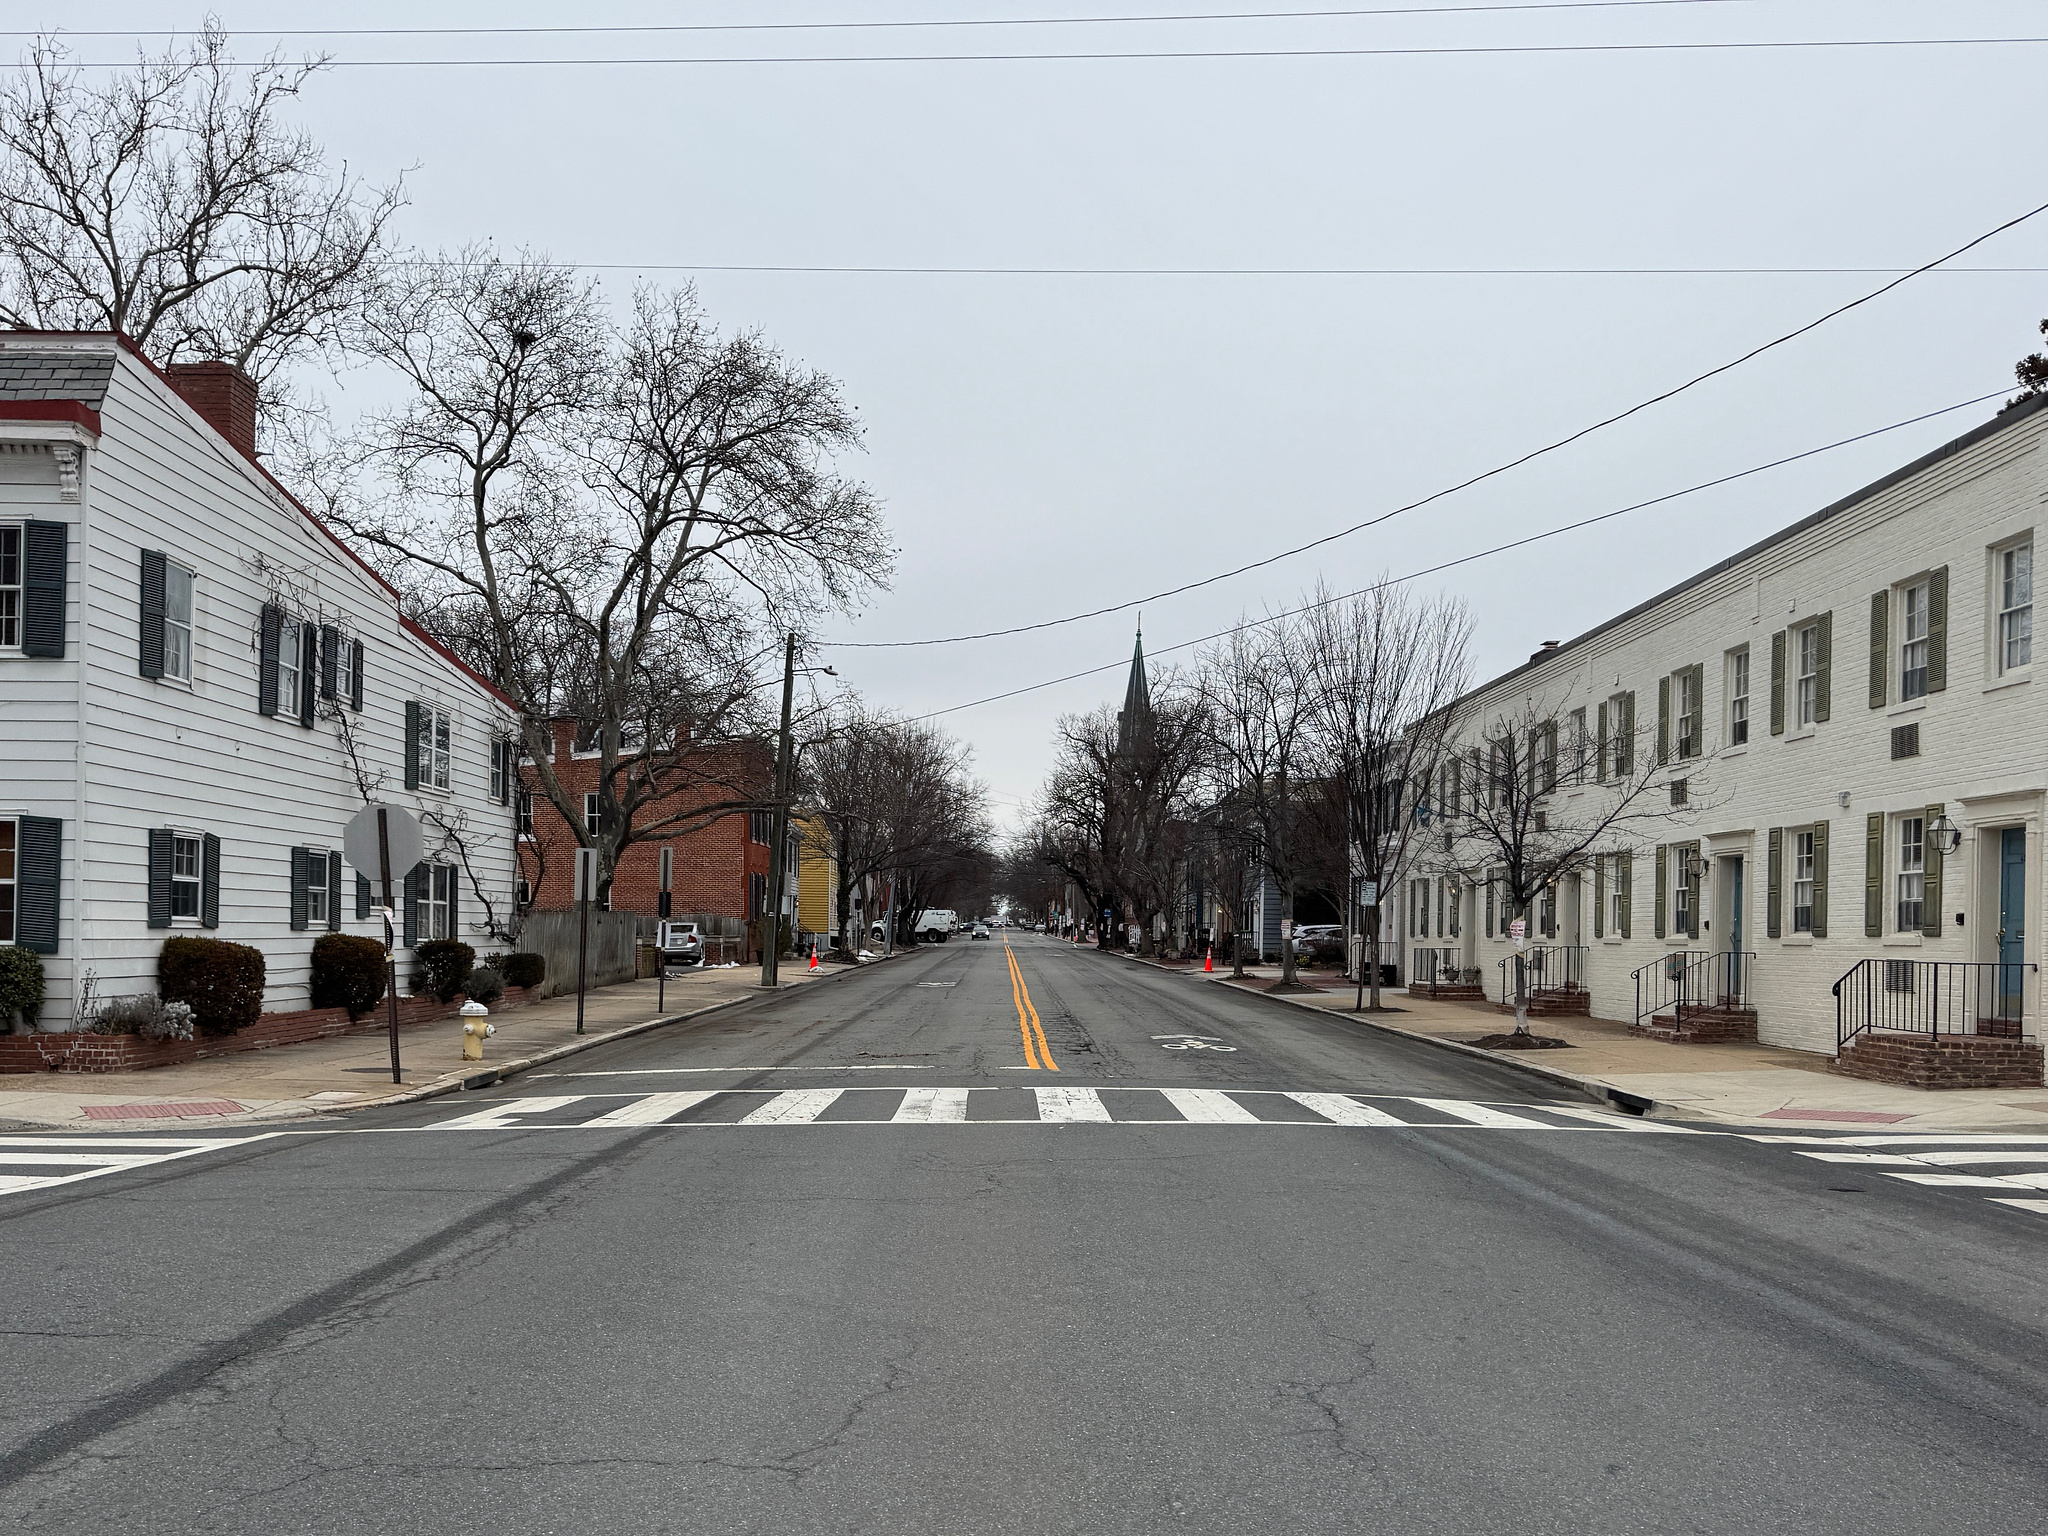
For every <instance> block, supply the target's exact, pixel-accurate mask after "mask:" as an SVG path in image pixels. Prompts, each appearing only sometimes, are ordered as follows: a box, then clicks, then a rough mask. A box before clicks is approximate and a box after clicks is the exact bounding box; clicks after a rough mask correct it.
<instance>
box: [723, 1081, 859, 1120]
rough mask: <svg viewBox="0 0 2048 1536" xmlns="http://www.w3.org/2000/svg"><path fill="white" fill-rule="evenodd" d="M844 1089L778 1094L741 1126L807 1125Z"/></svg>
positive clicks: (823, 1111) (816, 1089) (791, 1090)
mask: <svg viewBox="0 0 2048 1536" xmlns="http://www.w3.org/2000/svg"><path fill="white" fill-rule="evenodd" d="M845 1091H846V1090H845V1089H844V1088H792V1089H790V1090H789V1091H788V1092H786V1093H778V1094H777V1095H775V1097H774V1098H772V1099H770V1100H769V1101H768V1102H767V1103H766V1104H763V1105H762V1106H761V1107H760V1108H759V1109H757V1110H755V1111H754V1112H753V1113H752V1114H751V1115H748V1116H747V1117H746V1119H744V1120H742V1121H741V1122H740V1124H741V1125H808V1124H809V1123H810V1122H811V1121H813V1120H815V1119H817V1118H818V1116H820V1115H822V1114H823V1113H825V1111H826V1110H828V1109H830V1108H831V1107H832V1104H833V1101H834V1100H836V1099H837V1098H838V1097H839V1095H840V1094H842V1093H844V1092H845Z"/></svg>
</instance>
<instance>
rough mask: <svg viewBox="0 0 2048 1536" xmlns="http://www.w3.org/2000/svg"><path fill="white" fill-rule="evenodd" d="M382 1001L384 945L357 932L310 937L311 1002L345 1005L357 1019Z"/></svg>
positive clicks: (322, 1006) (349, 1012)
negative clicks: (311, 955) (311, 944)
mask: <svg viewBox="0 0 2048 1536" xmlns="http://www.w3.org/2000/svg"><path fill="white" fill-rule="evenodd" d="M383 1001H384V946H383V945H382V944H379V943H378V942H377V941H376V940H375V939H372V938H368V937H365V936H364V935H362V934H359V933H323V934H322V935H321V936H320V937H319V938H317V939H315V940H314V941H313V1006H314V1007H315V1008H346V1009H347V1010H348V1016H349V1017H350V1018H351V1019H360V1018H361V1017H362V1016H363V1015H364V1014H366V1013H368V1012H370V1010H371V1009H373V1008H375V1007H376V1006H377V1005H378V1004H379V1003H381V1002H383Z"/></svg>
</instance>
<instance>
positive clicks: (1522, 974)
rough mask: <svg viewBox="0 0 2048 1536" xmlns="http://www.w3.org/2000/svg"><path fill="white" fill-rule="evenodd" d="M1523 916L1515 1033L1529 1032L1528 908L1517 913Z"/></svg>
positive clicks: (1517, 963) (1517, 950) (1517, 954)
mask: <svg viewBox="0 0 2048 1536" xmlns="http://www.w3.org/2000/svg"><path fill="white" fill-rule="evenodd" d="M1517 915H1518V916H1520V917H1521V918H1522V921H1523V923H1524V925H1525V926H1524V927H1523V929H1522V942H1521V943H1520V944H1518V945H1517V946H1516V947H1515V1033H1516V1034H1518V1035H1526V1034H1527V1033H1529V952H1528V948H1527V945H1528V943H1529V930H1528V928H1527V926H1526V924H1527V923H1528V914H1527V910H1526V909H1524V911H1522V912H1521V913H1518V914H1517Z"/></svg>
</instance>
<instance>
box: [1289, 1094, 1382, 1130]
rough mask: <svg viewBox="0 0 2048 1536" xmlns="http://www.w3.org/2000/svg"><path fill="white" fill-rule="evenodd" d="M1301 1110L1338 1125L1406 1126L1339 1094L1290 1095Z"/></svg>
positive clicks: (1366, 1105)
mask: <svg viewBox="0 0 2048 1536" xmlns="http://www.w3.org/2000/svg"><path fill="white" fill-rule="evenodd" d="M1287 1097H1288V1098H1290V1099H1292V1100H1294V1102H1295V1103H1297V1104H1299V1105H1300V1106H1301V1107H1302V1108H1303V1109H1312V1110H1314V1111H1315V1112H1316V1113H1317V1114H1319V1115H1321V1116H1322V1117H1323V1118H1324V1119H1325V1120H1329V1121H1332V1122H1334V1123H1335V1124H1338V1125H1406V1124H1407V1123H1408V1122H1407V1121H1406V1120H1403V1119H1400V1118H1399V1117H1398V1116H1395V1115H1390V1114H1388V1113H1387V1112H1386V1111H1385V1110H1384V1109H1374V1108H1373V1107H1372V1106H1371V1105H1370V1104H1361V1103H1359V1102H1358V1100H1356V1099H1352V1098H1346V1097H1345V1096H1344V1095H1343V1094H1341V1093H1290V1094H1288V1095H1287Z"/></svg>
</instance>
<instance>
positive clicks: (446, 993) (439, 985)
mask: <svg viewBox="0 0 2048 1536" xmlns="http://www.w3.org/2000/svg"><path fill="white" fill-rule="evenodd" d="M412 954H413V959H414V960H415V961H417V962H418V966H419V968H418V969H417V970H415V971H414V972H413V977H412V995H413V996H414V997H424V996H428V995H432V996H434V997H438V998H439V999H440V1000H441V1001H442V1002H444V1003H452V1002H454V1001H455V998H456V994H458V993H459V992H461V991H462V989H463V988H464V987H465V986H467V985H468V984H469V973H470V971H471V970H473V969H474V968H475V966H476V951H475V950H473V949H471V948H470V947H469V946H468V945H467V944H465V943H463V942H462V941H461V940H460V939H429V940H427V942H426V943H424V944H415V945H414V946H413V951H412Z"/></svg>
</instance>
